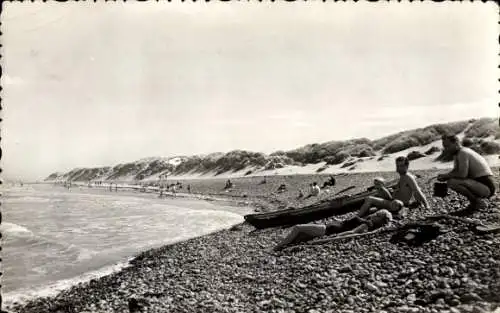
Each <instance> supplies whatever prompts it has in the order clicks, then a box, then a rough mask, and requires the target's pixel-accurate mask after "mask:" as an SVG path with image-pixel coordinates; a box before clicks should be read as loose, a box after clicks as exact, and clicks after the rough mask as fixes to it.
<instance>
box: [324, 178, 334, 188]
mask: <svg viewBox="0 0 500 313" xmlns="http://www.w3.org/2000/svg"><path fill="white" fill-rule="evenodd" d="M336 183H337V182H336V180H335V177H333V176H330V179H328V180H327V181H326V182H324V183H323V187H322V189H325V188H326V187H333V186H335V184H336Z"/></svg>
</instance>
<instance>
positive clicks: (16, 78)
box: [1, 1, 499, 179]
mask: <svg viewBox="0 0 500 313" xmlns="http://www.w3.org/2000/svg"><path fill="white" fill-rule="evenodd" d="M3 6H4V7H3V9H4V12H3V13H2V32H3V36H2V41H3V42H2V44H3V51H2V59H1V62H2V67H3V76H2V86H3V88H4V89H3V95H2V98H3V101H2V103H3V108H4V110H3V112H2V114H3V118H4V122H3V124H2V129H1V131H2V148H3V152H4V154H3V157H2V168H3V169H4V178H23V179H39V178H45V177H46V176H48V175H49V174H50V173H52V172H55V171H67V170H70V169H72V168H74V167H91V166H109V165H116V164H118V163H122V162H129V161H134V160H137V159H140V158H144V157H151V156H174V155H192V154H201V153H210V152H216V151H221V152H227V151H230V150H234V149H245V150H251V151H260V152H265V153H270V152H272V151H275V150H287V149H292V148H296V147H298V146H302V145H305V144H308V143H320V142H325V141H329V140H342V139H350V138H355V137H368V138H370V139H376V138H379V137H381V136H384V135H387V134H391V133H394V132H398V131H401V130H404V129H409V128H416V127H422V126H427V125H429V124H432V123H437V122H447V121H455V120H464V119H469V118H477V117H484V116H489V117H495V116H498V102H499V99H498V97H497V90H498V89H499V88H498V87H499V86H498V84H497V78H498V76H499V75H498V72H497V70H496V66H497V64H498V59H497V53H498V44H497V38H498V24H497V17H498V10H497V7H496V6H495V5H494V4H493V3H489V4H485V3H468V2H465V3H451V2H445V3H440V4H438V3H432V2H431V3H411V4H410V3H361V2H360V3H356V4H353V3H334V2H333V1H332V2H327V3H323V2H319V1H318V2H314V1H309V2H306V3H304V2H299V1H297V2H295V3H285V2H275V3H268V4H264V3H259V2H255V3H253V2H252V3H246V2H235V1H233V2H227V3H226V2H215V1H211V2H209V3H208V4H206V3H204V2H198V3H188V2H186V3H181V2H180V1H179V2H177V3H167V2H163V3H154V2H150V3H118V2H117V3H112V2H108V3H100V4H96V3H93V2H88V3H82V2H67V3H57V2H52V3H41V2H40V3H30V2H25V3H17V2H16V3H5V2H4V3H3Z"/></svg>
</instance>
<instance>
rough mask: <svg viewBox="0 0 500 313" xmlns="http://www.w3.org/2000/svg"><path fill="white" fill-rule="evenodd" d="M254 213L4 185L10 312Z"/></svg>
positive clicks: (135, 195)
mask: <svg viewBox="0 0 500 313" xmlns="http://www.w3.org/2000/svg"><path fill="white" fill-rule="evenodd" d="M250 212H251V208H250V207H241V206H237V207H236V206H226V205H222V204H221V203H220V202H213V201H204V200H200V199H193V198H188V197H175V198H174V197H168V198H159V197H158V194H153V193H140V192H136V191H129V192H126V191H124V192H121V191H118V192H115V191H114V190H113V191H109V189H107V188H100V189H99V188H87V187H83V186H79V187H78V186H77V187H72V188H70V189H67V188H64V187H63V186H59V185H50V184H30V185H26V184H25V185H23V186H21V185H17V186H13V185H11V186H5V185H3V187H2V224H1V226H0V230H1V233H2V239H1V241H2V242H1V244H2V252H1V255H2V263H1V266H2V268H1V271H2V272H3V275H2V277H1V284H2V296H3V297H2V298H3V306H4V308H8V307H10V306H12V305H13V304H16V303H17V304H22V303H24V302H26V301H27V300H29V299H32V298H34V297H41V296H52V295H55V294H56V293H57V292H59V291H61V290H63V289H65V288H69V287H71V286H72V285H75V284H77V283H79V282H84V281H88V280H90V279H93V278H97V277H100V276H103V275H107V274H110V273H113V272H115V271H118V270H120V269H122V268H124V267H126V266H128V261H129V260H130V259H131V258H133V257H134V256H135V255H137V254H139V253H140V252H143V251H145V250H148V249H151V248H157V247H161V246H163V245H166V244H172V243H175V242H179V241H183V240H187V239H190V238H193V237H198V236H202V235H205V234H208V233H212V232H215V231H218V230H221V229H225V228H229V227H231V226H232V225H235V224H238V223H241V222H242V221H243V215H244V214H247V213H250Z"/></svg>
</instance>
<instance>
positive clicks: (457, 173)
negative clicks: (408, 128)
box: [437, 135, 496, 215]
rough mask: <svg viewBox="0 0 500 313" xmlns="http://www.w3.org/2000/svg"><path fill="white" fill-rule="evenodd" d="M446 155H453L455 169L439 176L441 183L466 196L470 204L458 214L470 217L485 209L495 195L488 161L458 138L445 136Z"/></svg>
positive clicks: (443, 141) (443, 139) (443, 138)
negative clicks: (463, 144)
mask: <svg viewBox="0 0 500 313" xmlns="http://www.w3.org/2000/svg"><path fill="white" fill-rule="evenodd" d="M442 143H443V148H444V150H445V153H450V154H451V155H453V160H454V166H453V169H452V170H451V171H450V172H449V173H446V174H440V175H438V177H437V179H438V180H439V181H446V182H447V184H448V187H449V188H450V189H451V190H454V191H455V192H457V193H459V194H461V195H463V196H465V197H466V198H467V199H468V200H469V202H470V204H469V206H468V207H467V208H466V209H465V210H461V211H458V212H456V214H459V215H468V214H471V213H473V212H474V211H476V210H478V209H481V208H483V207H484V206H485V205H486V204H485V202H484V199H486V198H490V197H491V196H493V195H494V194H495V191H496V188H495V182H494V180H493V172H492V171H491V168H490V166H489V165H488V163H487V162H486V160H485V159H484V158H483V157H482V156H481V155H480V154H479V153H477V152H476V151H474V150H472V149H470V148H467V147H463V146H462V144H461V143H460V140H459V138H458V137H457V136H454V135H452V136H443V137H442Z"/></svg>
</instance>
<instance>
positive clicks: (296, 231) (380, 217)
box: [274, 210, 392, 251]
mask: <svg viewBox="0 0 500 313" xmlns="http://www.w3.org/2000/svg"><path fill="white" fill-rule="evenodd" d="M391 221H392V214H391V213H390V212H389V211H387V210H379V211H377V212H375V213H373V214H370V215H368V216H367V217H366V218H361V217H359V216H357V215H355V216H354V217H352V218H350V219H347V220H345V221H333V222H330V223H327V224H300V225H296V226H294V227H293V228H292V231H291V232H290V233H289V234H288V235H287V236H286V237H285V238H284V239H283V240H282V241H281V242H280V243H278V244H277V245H276V246H275V247H274V250H275V251H278V250H281V249H282V248H283V247H285V246H287V245H290V244H292V243H296V242H302V241H308V240H311V239H313V238H316V237H321V236H329V235H332V234H337V235H338V236H345V235H350V234H361V233H365V232H368V231H372V230H375V229H379V228H381V227H383V226H387V225H388V224H390V222H391Z"/></svg>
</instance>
